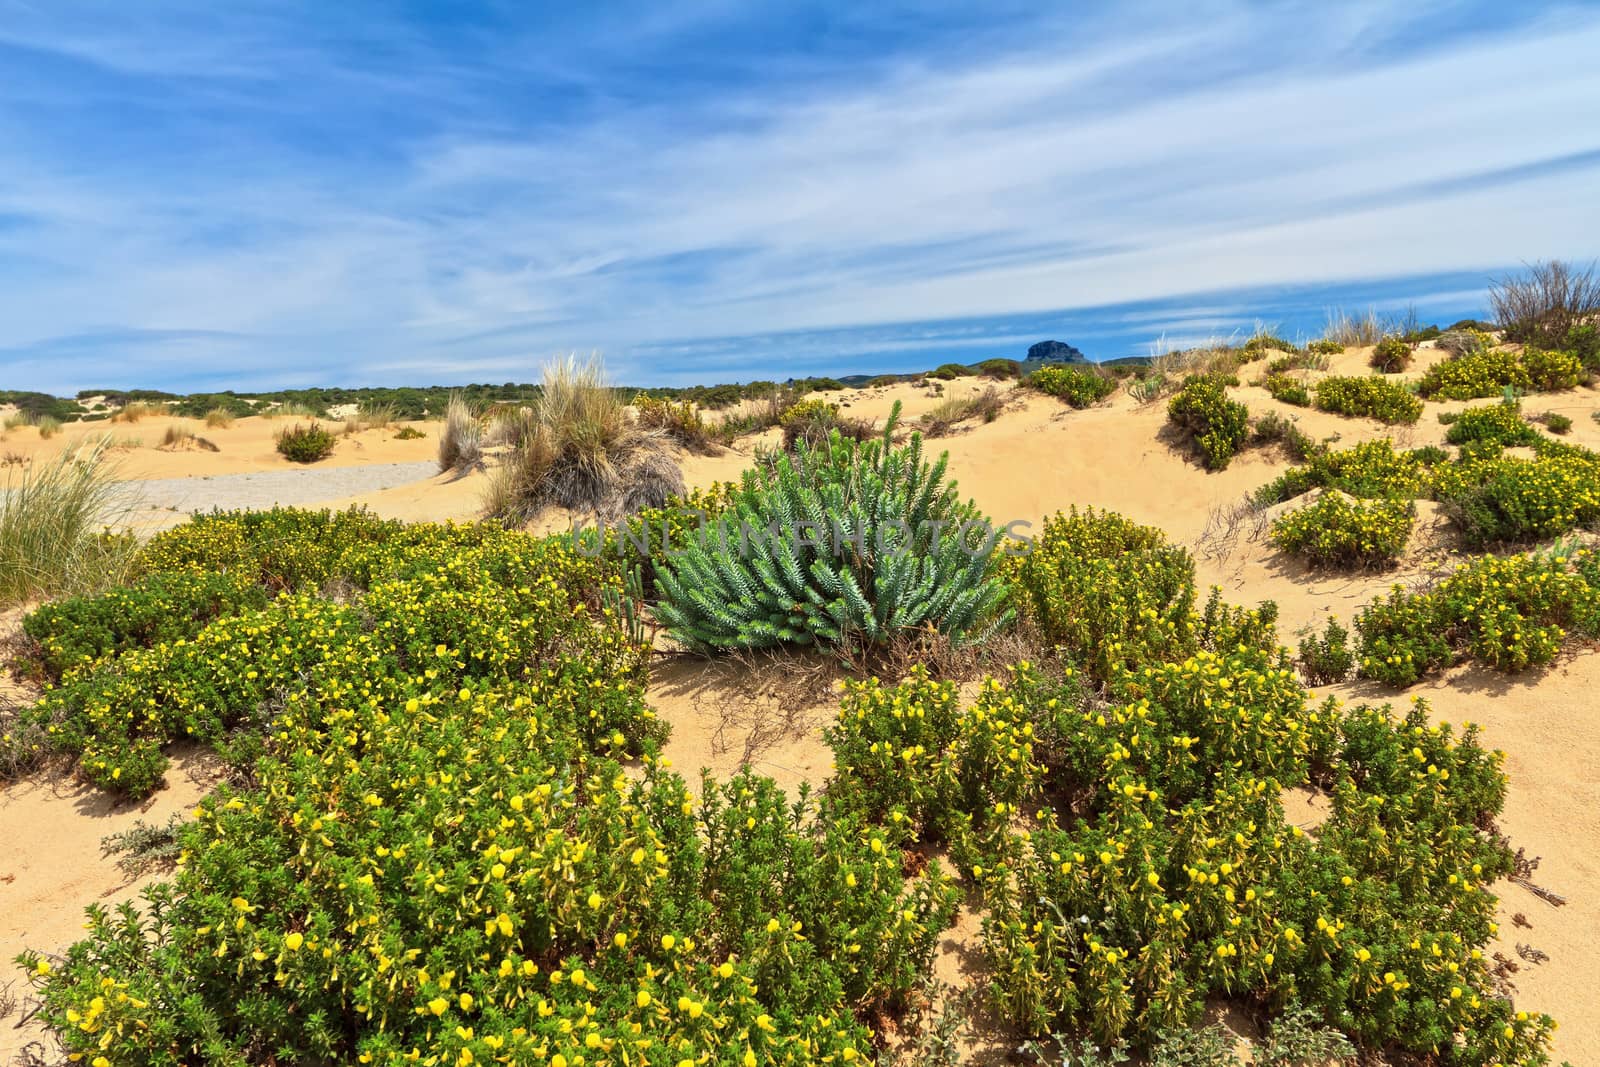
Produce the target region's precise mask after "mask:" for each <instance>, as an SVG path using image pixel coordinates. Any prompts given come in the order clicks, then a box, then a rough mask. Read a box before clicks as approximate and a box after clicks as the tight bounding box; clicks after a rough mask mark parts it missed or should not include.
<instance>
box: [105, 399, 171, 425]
mask: <svg viewBox="0 0 1600 1067" xmlns="http://www.w3.org/2000/svg"><path fill="white" fill-rule="evenodd" d="M168 411H169V408H168V407H167V405H166V404H161V403H157V402H155V401H150V400H130V401H128V402H127V403H126V404H124V405H122V406H121V407H120V408H118V409H117V410H116V411H113V412H112V413H111V421H112V422H138V421H139V420H140V419H147V418H150V417H151V416H154V415H165V414H167V413H168Z"/></svg>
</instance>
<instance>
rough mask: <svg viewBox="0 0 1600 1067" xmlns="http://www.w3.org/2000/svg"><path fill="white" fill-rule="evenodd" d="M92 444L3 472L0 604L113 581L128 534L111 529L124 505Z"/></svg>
mask: <svg viewBox="0 0 1600 1067" xmlns="http://www.w3.org/2000/svg"><path fill="white" fill-rule="evenodd" d="M108 446H109V442H107V441H104V440H100V441H89V442H84V443H82V444H80V445H78V446H77V447H76V448H69V449H68V450H67V451H66V452H64V453H62V454H61V455H60V456H58V457H56V458H54V459H50V460H34V461H31V462H23V463H18V464H6V465H5V466H4V471H5V473H4V475H3V477H0V606H9V605H12V604H16V603H19V602H21V601H24V600H28V599H31V598H34V597H42V596H60V595H62V594H67V593H74V592H80V591H84V590H93V589H98V588H101V587H103V586H106V585H111V584H114V583H115V582H117V581H118V580H119V579H120V578H121V576H122V574H123V573H124V570H125V568H126V566H127V562H128V559H129V557H130V556H131V554H132V549H133V544H134V539H133V538H132V536H131V535H123V534H115V533H111V532H108V527H109V526H110V525H112V524H113V523H115V522H117V521H118V520H119V519H120V518H121V517H122V516H123V515H124V514H125V513H126V510H127V507H128V503H127V500H126V497H125V496H124V493H123V489H122V487H121V486H120V484H119V483H118V482H117V480H116V475H115V471H113V470H112V468H111V467H110V466H109V465H108V463H107V462H106V459H105V452H106V449H107V447H108Z"/></svg>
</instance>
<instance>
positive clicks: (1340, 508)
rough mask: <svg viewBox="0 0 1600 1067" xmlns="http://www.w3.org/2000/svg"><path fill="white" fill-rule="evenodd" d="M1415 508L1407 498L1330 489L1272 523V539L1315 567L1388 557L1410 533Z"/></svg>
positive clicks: (1353, 564) (1356, 564) (1402, 545)
mask: <svg viewBox="0 0 1600 1067" xmlns="http://www.w3.org/2000/svg"><path fill="white" fill-rule="evenodd" d="M1415 519H1416V509H1415V507H1414V506H1413V505H1412V504H1411V502H1410V501H1408V500H1394V499H1382V498H1380V499H1377V500H1361V499H1358V498H1354V497H1347V496H1345V495H1344V494H1343V493H1341V492H1339V491H1338V490H1336V489H1335V490H1329V491H1326V492H1324V493H1323V494H1322V495H1321V496H1320V497H1318V498H1317V500H1316V502H1315V503H1313V504H1310V505H1307V506H1306V507H1302V508H1296V509H1295V510H1293V511H1290V512H1288V513H1287V514H1285V515H1283V516H1282V517H1281V518H1279V519H1278V521H1277V522H1275V523H1273V525H1272V543H1273V544H1274V545H1276V546H1277V547H1278V548H1281V549H1282V550H1283V551H1285V552H1288V553H1290V554H1291V555H1296V556H1300V557H1302V558H1304V559H1305V560H1306V562H1308V563H1310V564H1312V565H1313V566H1320V567H1370V566H1374V565H1377V564H1383V563H1392V562H1393V561H1394V560H1395V559H1396V558H1398V557H1399V555H1400V553H1401V552H1402V551H1403V550H1404V549H1405V546H1406V541H1407V540H1408V539H1409V538H1410V536H1411V526H1412V523H1413V522H1414V521H1415Z"/></svg>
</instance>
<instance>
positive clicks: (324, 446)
mask: <svg viewBox="0 0 1600 1067" xmlns="http://www.w3.org/2000/svg"><path fill="white" fill-rule="evenodd" d="M274 440H275V441H276V444H277V449H278V454H279V455H281V456H282V457H283V458H284V459H287V460H289V461H290V462H292V463H315V462H317V461H318V460H323V459H327V458H328V457H329V456H330V455H332V454H333V446H334V443H335V438H334V436H333V434H332V433H331V432H330V431H329V430H328V429H327V428H326V427H324V426H323V425H322V424H321V423H317V422H309V423H295V424H294V425H293V426H286V427H284V428H283V429H281V430H279V431H278V433H277V436H276V437H275V438H274Z"/></svg>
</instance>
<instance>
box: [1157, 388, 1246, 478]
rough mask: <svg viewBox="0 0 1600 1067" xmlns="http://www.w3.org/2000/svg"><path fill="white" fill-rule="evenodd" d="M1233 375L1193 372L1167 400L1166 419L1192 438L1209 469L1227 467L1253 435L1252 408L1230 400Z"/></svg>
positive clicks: (1191, 440) (1196, 449) (1216, 469)
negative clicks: (1251, 429) (1221, 375)
mask: <svg viewBox="0 0 1600 1067" xmlns="http://www.w3.org/2000/svg"><path fill="white" fill-rule="evenodd" d="M1230 384H1231V385H1237V384H1238V381H1237V380H1236V379H1232V378H1224V377H1219V376H1217V375H1194V376H1191V377H1190V378H1188V379H1187V380H1186V381H1185V382H1184V385H1183V388H1182V389H1180V390H1178V393H1177V395H1176V396H1174V397H1173V398H1172V399H1171V400H1170V401H1168V403H1167V419H1168V421H1169V422H1171V423H1172V424H1173V425H1175V426H1177V427H1178V428H1179V429H1181V430H1182V431H1183V432H1184V433H1186V434H1187V435H1188V437H1189V440H1190V442H1191V443H1192V444H1193V446H1194V449H1195V451H1196V452H1197V453H1198V454H1199V456H1200V458H1201V459H1202V460H1203V461H1204V463H1205V466H1206V469H1207V470H1214V471H1219V470H1222V469H1224V468H1225V467H1227V465H1228V464H1229V462H1231V461H1232V459H1233V457H1234V454H1235V453H1236V452H1238V451H1239V448H1240V446H1241V445H1243V444H1244V443H1245V440H1246V439H1247V438H1248V437H1249V435H1250V409H1249V408H1247V407H1245V406H1244V405H1243V404H1241V403H1239V402H1238V401H1235V400H1230V399H1228V393H1227V386H1228V385H1230Z"/></svg>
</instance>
